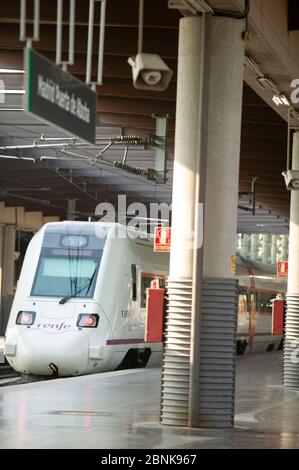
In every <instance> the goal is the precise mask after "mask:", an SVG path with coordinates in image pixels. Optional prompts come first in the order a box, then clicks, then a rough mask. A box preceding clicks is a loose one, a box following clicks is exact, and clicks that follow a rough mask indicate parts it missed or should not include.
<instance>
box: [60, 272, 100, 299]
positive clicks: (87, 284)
mask: <svg viewBox="0 0 299 470" xmlns="http://www.w3.org/2000/svg"><path fill="white" fill-rule="evenodd" d="M96 270H97V267H95V268H94V271H93V273H92V276H91V278H90V279H86V281H85V282H84V283H83V286H81V287H80V288H79V289H76V290H75V292H74V293H73V294H68V295H65V296H64V297H63V298H62V299H61V300H59V303H60V304H65V303H66V302H67V301H68V300H70V299H72V298H73V297H76V295H77V294H80V292H82V291H83V290H84V289H86V287H87V291H86V294H88V292H89V289H90V287H91V284H92V281H93V278H94V276H95V273H96Z"/></svg>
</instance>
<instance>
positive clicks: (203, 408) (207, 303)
mask: <svg viewBox="0 0 299 470" xmlns="http://www.w3.org/2000/svg"><path fill="white" fill-rule="evenodd" d="M191 315H192V280H191V279H187V280H186V279H176V280H174V279H170V280H169V281H168V306H167V316H166V340H165V347H164V355H163V365H162V389H161V423H162V424H168V425H175V426H188V422H190V421H189V418H190V416H189V396H190V361H191V358H190V341H191ZM200 315H201V318H200V325H201V327H200V331H199V332H198V340H199V342H200V357H199V364H200V365H199V370H198V374H199V396H198V397H197V399H198V406H197V407H196V413H197V416H196V422H198V423H199V425H200V426H201V427H214V428H215V427H219V428H226V427H231V426H232V425H233V421H234V394H235V361H236V333H237V282H236V281H235V280H230V279H206V280H205V281H204V282H203V285H202V301H201V312H200ZM192 421H193V420H192Z"/></svg>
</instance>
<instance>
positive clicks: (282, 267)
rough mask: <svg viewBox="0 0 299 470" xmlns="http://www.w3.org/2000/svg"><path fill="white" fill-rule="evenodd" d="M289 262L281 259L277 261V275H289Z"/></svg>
mask: <svg viewBox="0 0 299 470" xmlns="http://www.w3.org/2000/svg"><path fill="white" fill-rule="evenodd" d="M288 270H289V263H288V261H281V262H278V263H277V276H278V277H283V276H287V275H288Z"/></svg>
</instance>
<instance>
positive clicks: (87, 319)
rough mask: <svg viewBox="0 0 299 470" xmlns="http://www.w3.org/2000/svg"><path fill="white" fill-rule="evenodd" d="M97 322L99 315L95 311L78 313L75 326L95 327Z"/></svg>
mask: <svg viewBox="0 0 299 470" xmlns="http://www.w3.org/2000/svg"><path fill="white" fill-rule="evenodd" d="M98 323H99V315H98V314H97V313H90V314H86V313H80V315H79V317H78V320H77V326H78V327H79V328H96V327H97V326H98Z"/></svg>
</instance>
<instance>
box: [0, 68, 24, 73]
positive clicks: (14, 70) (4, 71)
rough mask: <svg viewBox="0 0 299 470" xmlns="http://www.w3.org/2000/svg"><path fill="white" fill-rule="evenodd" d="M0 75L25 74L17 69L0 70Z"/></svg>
mask: <svg viewBox="0 0 299 470" xmlns="http://www.w3.org/2000/svg"><path fill="white" fill-rule="evenodd" d="M0 73H6V74H10V73H11V74H23V73H25V71H24V70H18V69H0Z"/></svg>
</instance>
